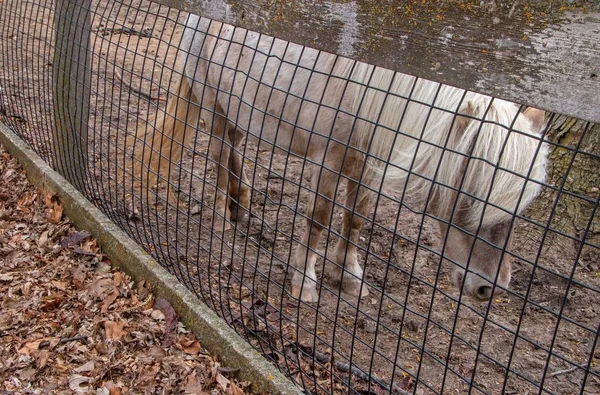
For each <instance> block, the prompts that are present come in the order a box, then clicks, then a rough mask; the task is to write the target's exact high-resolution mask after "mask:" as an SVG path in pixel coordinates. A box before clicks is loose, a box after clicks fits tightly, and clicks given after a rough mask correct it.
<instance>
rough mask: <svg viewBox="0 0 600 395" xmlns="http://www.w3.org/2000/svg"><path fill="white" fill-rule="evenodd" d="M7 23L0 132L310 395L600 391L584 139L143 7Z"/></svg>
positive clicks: (355, 66)
mask: <svg viewBox="0 0 600 395" xmlns="http://www.w3.org/2000/svg"><path fill="white" fill-rule="evenodd" d="M57 7H58V8H57ZM60 7H66V8H64V9H61V8H60ZM67 8H68V11H69V12H70V14H69V15H71V18H72V19H71V21H72V23H70V24H68V25H67V28H63V30H60V29H57V28H56V26H60V24H58V25H57V24H56V22H57V21H56V20H55V16H56V15H57V13H61V14H60V15H63V14H64V12H65V10H67ZM88 17H89V21H90V26H91V28H88V29H87V30H86V28H85V27H82V26H78V23H79V24H81V23H83V22H82V21H85V20H86V18H88ZM0 26H1V28H0V34H1V37H0V40H1V41H0V42H1V49H2V55H1V57H0V89H1V90H0V120H1V121H2V122H3V123H5V124H7V125H9V126H10V127H11V128H12V129H13V130H15V131H16V132H17V133H18V134H19V135H20V136H21V137H22V138H23V139H25V140H26V141H28V142H29V144H30V145H31V146H32V147H33V148H34V149H35V150H36V152H38V153H39V154H40V155H41V156H42V157H43V158H45V159H46V160H47V161H48V162H50V163H52V164H53V165H54V167H55V168H59V169H61V170H62V171H63V172H67V173H69V174H71V178H69V177H67V178H69V179H70V180H71V181H72V182H73V180H75V182H77V180H79V181H80V184H78V187H79V189H80V190H82V192H84V193H85V194H86V196H87V197H88V198H89V199H90V200H91V201H92V202H94V203H95V204H96V205H97V206H98V207H99V208H101V209H102V210H103V211H104V212H105V213H106V214H107V215H108V216H109V217H110V218H111V219H112V220H113V221H115V222H116V223H117V224H119V225H120V226H121V227H122V228H123V229H124V230H125V231H127V233H128V234H129V235H130V236H131V237H133V238H134V239H135V240H136V241H138V242H139V243H140V244H141V245H143V246H144V247H145V248H146V249H147V250H148V251H149V252H150V253H151V254H152V255H153V256H154V257H155V258H156V259H157V260H158V261H159V262H160V263H161V264H162V265H164V266H165V267H166V268H167V269H168V270H169V271H170V272H171V273H173V274H174V275H176V276H177V277H178V279H179V280H180V281H181V282H182V283H184V284H185V285H186V286H187V287H188V288H189V289H190V290H192V291H193V292H194V293H195V294H196V295H198V297H199V298H200V299H201V300H202V301H204V302H205V303H206V304H208V305H209V306H210V307H212V308H213V309H214V310H215V311H216V312H217V313H218V314H220V315H221V317H222V318H223V319H224V320H225V321H226V322H227V323H228V324H229V325H230V326H232V327H233V328H234V329H235V330H236V331H237V332H238V333H239V334H240V335H241V336H243V337H244V338H245V339H247V340H248V341H249V342H250V343H251V344H252V345H254V346H255V347H256V348H257V349H259V350H260V351H262V353H263V354H264V355H265V356H266V357H267V358H269V359H270V360H271V361H272V362H273V363H274V364H276V365H278V366H279V367H280V369H281V370H282V371H283V372H285V373H286V374H287V375H288V376H289V377H290V378H291V379H292V380H294V381H295V382H296V383H297V385H298V386H299V387H300V388H302V389H303V390H304V391H306V392H307V393H394V394H404V393H419V394H421V393H423V394H426V393H436V394H441V393H454V392H456V393H464V392H469V393H486V394H497V393H507V394H517V393H519V394H522V393H533V392H536V393H548V394H562V393H590V394H591V393H600V368H599V362H600V361H599V358H600V355H599V354H598V334H599V328H600V314H599V311H598V309H599V308H600V307H598V306H600V266H599V265H600V260H599V252H600V250H599V240H600V238H599V232H600V228H599V227H600V223H599V217H598V213H597V209H598V199H599V187H600V172H599V171H598V169H599V168H600V167H599V165H600V156H599V155H600V144H599V139H600V128H599V127H598V125H595V124H592V123H590V122H585V121H582V120H576V119H571V118H568V117H565V116H560V115H557V114H544V113H543V112H542V111H540V110H536V109H532V108H525V107H523V106H518V105H515V104H513V103H509V102H506V101H503V100H499V99H493V98H491V97H488V96H485V95H480V94H476V93H473V92H467V91H464V90H461V89H457V88H453V87H449V86H444V85H440V84H437V83H435V82H432V81H427V80H422V79H418V78H415V77H411V76H407V75H404V74H401V73H396V72H393V71H391V70H385V69H381V68H377V67H373V66H370V65H367V64H363V63H359V62H355V61H352V60H349V59H346V58H342V57H339V56H336V55H332V54H329V53H324V52H320V51H317V50H314V49H311V48H308V47H304V46H300V45H296V44H292V43H289V42H286V41H282V40H278V39H276V38H272V37H269V36H265V35H261V34H258V33H254V32H251V31H247V30H244V29H241V28H235V27H233V26H230V25H226V24H223V23H220V22H218V21H213V20H209V19H205V18H200V17H196V16H194V15H189V16H188V15H187V14H186V13H184V12H181V11H179V10H177V9H173V8H168V7H165V6H163V5H159V4H155V3H151V2H146V1H138V0H136V1H123V2H121V1H93V2H91V3H90V4H86V3H85V2H72V3H71V2H68V1H63V2H57V3H56V4H53V2H50V1H44V0H36V1H33V2H30V1H21V0H4V1H3V2H1V3H0ZM74 34H75V35H78V36H79V38H80V39H79V41H78V42H77V45H75V46H74V48H75V49H74V50H73V51H72V52H70V51H69V50H67V49H65V48H68V47H67V46H64V47H63V46H62V45H63V44H61V37H63V36H65V35H66V36H68V37H71V36H73V35H74ZM69 35H70V36H69ZM87 36H89V49H86V48H85V47H86V46H87V40H86V39H85V37H87ZM81 37H84V39H83V40H81ZM55 43H59V44H55ZM78 50H79V51H83V50H85V51H87V50H89V54H84V55H83V56H81V53H77V51H78ZM73 58H76V59H77V62H75V64H76V65H77V67H76V69H77V72H76V73H75V74H76V75H79V76H80V77H78V78H76V80H75V82H76V83H74V84H73V83H72V85H73V87H74V88H73V87H68V86H67V85H64V84H55V83H54V82H55V79H56V76H57V75H59V74H57V73H60V72H61V71H65V70H66V69H67V66H66V63H62V59H73ZM86 73H87V74H86ZM86 75H87V77H86ZM57 89H58V92H57ZM73 89H74V90H73ZM73 92H75V93H73ZM80 94H81V96H77V95H80ZM73 95H76V96H77V97H86V95H89V98H90V100H89V108H88V107H87V105H86V104H85V103H75V104H80V106H79V107H77V106H75V108H78V110H77V111H76V112H75V113H73V112H71V113H69V116H68V117H66V118H60V117H62V115H60V113H57V107H68V108H71V107H70V106H72V104H69V101H72V100H73ZM65 97H66V98H65ZM65 123H66V124H69V125H68V126H69V128H68V129H69V130H77V129H78V127H79V128H80V130H83V134H79V135H70V136H69V137H68V138H67V137H64V138H61V137H60V136H59V137H53V130H54V131H56V130H57V129H59V128H60V124H65ZM74 123H77V124H78V125H80V126H74ZM57 125H58V126H57ZM54 136H56V135H54ZM57 141H58V142H59V143H57ZM60 142H62V147H63V148H60V146H61V143H60ZM65 146H66V148H67V150H66V151H61V149H64V147H65ZM57 152H58V154H57ZM72 152H76V154H72ZM77 153H79V154H77ZM61 163H62V164H61ZM82 163H83V164H84V166H83V170H81V164H82ZM77 169H80V170H77ZM82 177H84V178H82Z"/></svg>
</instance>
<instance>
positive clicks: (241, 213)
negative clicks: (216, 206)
mask: <svg viewBox="0 0 600 395" xmlns="http://www.w3.org/2000/svg"><path fill="white" fill-rule="evenodd" d="M230 210H231V220H232V221H235V222H242V221H244V220H245V219H246V218H247V216H248V215H247V211H246V209H245V208H244V207H241V206H238V205H237V204H236V205H232V206H231V209H230Z"/></svg>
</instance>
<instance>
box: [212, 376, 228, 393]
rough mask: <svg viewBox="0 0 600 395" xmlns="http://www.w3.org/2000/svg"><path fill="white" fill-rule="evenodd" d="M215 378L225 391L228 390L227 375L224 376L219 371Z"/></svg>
mask: <svg viewBox="0 0 600 395" xmlns="http://www.w3.org/2000/svg"><path fill="white" fill-rule="evenodd" d="M215 380H216V382H217V384H218V385H219V387H221V389H222V390H223V391H226V390H227V386H228V385H229V379H228V378H227V377H225V376H223V375H222V374H221V373H217V376H216V377H215Z"/></svg>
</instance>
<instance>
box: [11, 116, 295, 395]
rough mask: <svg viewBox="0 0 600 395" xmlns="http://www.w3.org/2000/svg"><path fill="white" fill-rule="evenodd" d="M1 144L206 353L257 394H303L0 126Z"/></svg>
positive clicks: (29, 177) (33, 181)
mask: <svg viewBox="0 0 600 395" xmlns="http://www.w3.org/2000/svg"><path fill="white" fill-rule="evenodd" d="M0 143H1V144H2V145H4V148H5V149H6V150H7V151H8V152H9V153H10V154H11V155H12V156H13V157H14V158H16V159H17V161H18V162H19V163H20V164H21V165H22V166H23V168H24V169H25V172H26V174H27V178H28V179H29V181H30V182H31V183H32V184H33V185H35V186H36V187H37V188H39V189H41V190H42V191H44V192H47V193H52V194H54V195H56V196H57V197H58V199H59V200H60V202H61V204H62V205H63V207H64V212H65V214H66V215H67V216H68V217H69V219H70V220H71V222H72V223H73V224H74V225H75V226H76V227H77V228H79V229H85V230H87V231H89V232H90V233H92V235H93V236H94V237H96V239H97V240H98V242H99V244H100V246H101V247H102V251H103V252H104V253H106V255H107V256H108V257H110V259H111V262H112V263H113V264H116V266H118V267H119V268H120V269H122V270H123V271H124V272H126V273H127V274H129V275H130V276H131V277H132V278H133V279H135V280H136V281H139V280H145V281H146V282H147V283H148V284H150V285H151V286H152V289H153V292H154V293H155V294H156V295H157V296H160V297H163V298H165V299H166V300H168V301H169V302H170V303H171V305H172V306H173V308H174V309H175V311H176V312H177V314H178V315H179V318H180V319H181V320H182V322H183V323H184V324H185V325H186V326H187V327H188V328H189V329H191V330H192V331H193V332H194V333H195V334H196V336H197V338H198V340H199V341H200V343H201V344H202V346H203V347H204V348H206V349H207V350H208V351H210V352H211V353H214V354H216V355H217V356H218V357H219V358H220V359H221V361H223V362H224V363H225V364H227V365H228V366H229V367H232V368H237V369H239V373H238V374H239V378H240V379H241V380H247V381H251V382H252V389H253V390H254V391H256V392H259V393H267V392H268V393H273V394H298V393H301V391H300V390H299V389H298V387H296V386H295V385H294V384H293V383H292V382H291V381H290V380H289V379H287V378H286V377H285V376H284V375H283V374H282V373H281V372H280V371H279V370H278V369H277V368H276V367H274V366H273V365H272V364H270V363H269V362H268V361H267V360H266V359H265V358H264V357H263V356H262V355H260V354H259V353H258V352H257V351H256V350H255V349H254V348H252V346H250V345H249V344H248V343H247V342H246V341H245V340H243V339H242V338H241V337H240V336H239V335H238V334H237V333H235V331H234V330H233V329H231V328H230V327H229V326H228V325H227V324H226V323H225V321H223V320H222V319H221V318H220V317H219V316H218V315H217V314H216V313H215V312H214V311H212V310H211V309H210V308H208V306H206V305H205V304H204V303H202V302H201V301H199V300H198V298H197V297H196V296H194V295H193V294H192V293H191V292H190V291H189V290H188V289H187V288H185V287H184V286H183V285H182V284H181V283H180V282H179V281H178V280H177V279H176V278H175V277H174V276H173V275H172V274H170V273H169V272H167V270H166V269H164V268H163V267H162V266H160V265H159V264H158V262H156V261H155V260H154V259H153V258H152V257H151V256H150V255H148V254H147V253H146V252H145V251H144V250H143V249H142V248H141V247H140V246H139V245H137V243H135V242H134V241H133V240H132V239H131V238H130V237H129V236H128V235H127V234H126V233H125V232H123V231H122V230H121V229H120V228H119V227H118V226H117V225H115V224H114V223H113V222H112V221H111V220H110V219H109V218H108V217H107V216H106V215H104V213H102V212H101V211H100V210H99V209H98V208H96V207H95V206H94V205H93V204H92V203H90V202H89V201H88V200H87V199H86V198H85V197H84V196H83V195H82V194H81V193H80V192H79V191H78V190H76V189H75V188H74V187H73V186H72V185H71V184H69V183H68V182H67V181H66V180H65V179H64V178H63V177H62V176H61V175H60V174H58V173H57V172H55V171H54V170H52V169H51V168H50V166H48V164H47V163H46V162H44V161H43V160H42V159H41V158H40V157H39V156H38V155H37V154H36V153H35V152H34V151H33V150H32V149H30V148H29V147H28V146H27V145H26V144H25V143H24V142H23V141H22V140H21V139H20V138H19V137H18V136H17V135H16V134H15V133H14V132H12V131H11V130H9V129H8V128H7V127H6V126H5V125H3V124H1V123H0Z"/></svg>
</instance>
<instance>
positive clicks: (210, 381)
mask: <svg viewBox="0 0 600 395" xmlns="http://www.w3.org/2000/svg"><path fill="white" fill-rule="evenodd" d="M0 180H2V181H3V182H0V388H1V389H2V391H3V393H7V394H9V393H10V394H12V393H14V394H20V393H28V394H42V393H43V394H58V393H61V394H62V393H76V394H84V393H95V394H98V395H101V394H102V395H104V394H106V395H119V394H125V393H164V394H166V393H178V394H228V395H240V394H244V393H249V387H250V383H248V382H239V381H238V380H237V379H236V378H235V373H236V372H237V369H233V368H229V367H225V366H221V364H220V363H219V362H218V360H217V358H216V357H214V356H212V355H210V354H208V353H207V352H206V350H204V349H203V347H202V345H201V344H200V343H199V342H198V340H197V339H196V338H195V336H194V335H193V334H192V333H190V332H189V331H188V330H186V329H185V327H184V326H183V325H182V324H181V323H179V321H178V319H177V316H176V313H175V311H174V310H173V307H172V306H171V305H170V304H169V302H168V301H166V300H165V299H162V298H154V296H153V295H152V293H151V292H150V290H149V289H148V288H147V286H146V284H144V283H143V282H140V283H137V284H135V283H134V282H133V281H132V280H131V278H129V277H128V276H127V275H126V274H124V273H122V272H119V271H118V270H116V269H115V268H111V267H110V261H109V259H108V258H107V257H104V256H103V255H102V253H101V251H100V249H99V247H98V245H97V243H96V240H95V239H93V237H92V236H91V234H90V233H89V232H87V231H84V230H79V231H78V230H76V229H75V228H74V227H73V226H72V224H71V223H70V222H69V219H68V218H67V217H65V216H64V215H63V206H62V204H61V203H60V200H59V199H58V198H57V197H56V196H54V195H51V194H41V193H40V192H38V191H36V190H35V188H34V187H33V186H31V185H30V184H29V183H28V181H27V179H26V178H25V173H24V171H23V170H22V168H21V166H20V165H19V164H18V163H17V161H16V160H15V159H13V158H11V157H10V155H8V154H7V153H6V152H5V150H4V148H3V147H1V146H0Z"/></svg>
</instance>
